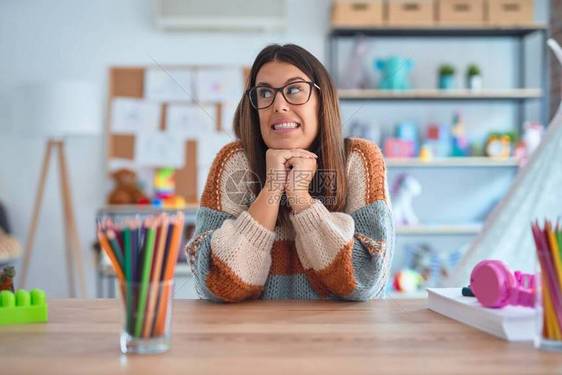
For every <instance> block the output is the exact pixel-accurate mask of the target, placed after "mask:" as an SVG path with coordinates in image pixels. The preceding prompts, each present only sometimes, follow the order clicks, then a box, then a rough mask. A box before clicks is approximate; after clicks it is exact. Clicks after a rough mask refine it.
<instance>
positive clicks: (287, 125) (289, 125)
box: [273, 122, 299, 130]
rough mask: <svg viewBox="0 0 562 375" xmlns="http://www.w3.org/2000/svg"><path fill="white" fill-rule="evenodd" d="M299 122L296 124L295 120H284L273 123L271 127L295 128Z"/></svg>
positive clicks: (275, 128)
mask: <svg viewBox="0 0 562 375" xmlns="http://www.w3.org/2000/svg"><path fill="white" fill-rule="evenodd" d="M298 127H299V124H297V123H296V122H284V123H282V124H275V125H273V129H274V130H277V129H295V128H298Z"/></svg>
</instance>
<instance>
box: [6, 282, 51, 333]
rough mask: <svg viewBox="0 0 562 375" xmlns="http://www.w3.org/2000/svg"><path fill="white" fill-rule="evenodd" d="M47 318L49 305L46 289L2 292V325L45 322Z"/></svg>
mask: <svg viewBox="0 0 562 375" xmlns="http://www.w3.org/2000/svg"><path fill="white" fill-rule="evenodd" d="M47 320H48V306H47V301H46V297H45V291H44V290H42V289H33V290H31V292H28V291H27V290H23V289H20V290H18V291H17V292H15V293H13V292H11V291H8V290H3V291H1V292H0V325H6V324H25V323H43V322H46V321H47Z"/></svg>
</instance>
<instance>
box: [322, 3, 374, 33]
mask: <svg viewBox="0 0 562 375" xmlns="http://www.w3.org/2000/svg"><path fill="white" fill-rule="evenodd" d="M382 25H383V0H336V1H333V2H332V26H333V27H370V26H382Z"/></svg>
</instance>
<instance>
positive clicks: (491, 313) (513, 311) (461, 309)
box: [427, 288, 538, 341]
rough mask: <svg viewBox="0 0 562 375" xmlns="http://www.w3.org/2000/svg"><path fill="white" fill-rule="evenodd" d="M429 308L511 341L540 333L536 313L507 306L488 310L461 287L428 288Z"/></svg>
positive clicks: (528, 338) (527, 339)
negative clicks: (463, 293) (465, 295)
mask: <svg viewBox="0 0 562 375" xmlns="http://www.w3.org/2000/svg"><path fill="white" fill-rule="evenodd" d="M427 298H428V299H427V301H428V308H429V309H430V310H433V311H435V312H437V313H439V314H442V315H445V316H447V317H449V318H451V319H455V320H458V321H459V322H461V323H464V324H467V325H469V326H472V327H474V328H477V329H479V330H482V331H484V332H487V333H489V334H492V335H494V336H497V337H500V338H502V339H504V340H508V341H530V340H533V338H534V336H535V332H538V322H537V321H536V312H535V311H536V310H535V309H532V308H528V307H516V306H506V307H504V308H501V309H490V308H485V307H482V306H481V305H480V303H478V301H477V300H476V298H474V297H464V296H463V295H462V294H461V288H428V289H427Z"/></svg>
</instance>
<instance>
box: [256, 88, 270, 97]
mask: <svg viewBox="0 0 562 375" xmlns="http://www.w3.org/2000/svg"><path fill="white" fill-rule="evenodd" d="M258 93H259V97H260V98H270V97H271V95H272V94H271V90H268V89H262V90H259V91H258Z"/></svg>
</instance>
